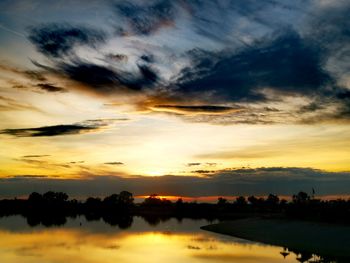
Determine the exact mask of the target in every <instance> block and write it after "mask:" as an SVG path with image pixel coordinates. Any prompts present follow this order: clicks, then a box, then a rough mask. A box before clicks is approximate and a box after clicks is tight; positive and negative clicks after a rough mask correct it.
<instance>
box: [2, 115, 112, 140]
mask: <svg viewBox="0 0 350 263" xmlns="http://www.w3.org/2000/svg"><path fill="white" fill-rule="evenodd" d="M111 121H113V120H112V119H111V120H108V119H101V120H87V121H85V122H81V123H76V124H63V125H53V126H43V127H37V128H22V129H4V130H0V134H7V135H12V136H16V137H44V136H60V135H74V134H84V133H90V132H97V131H100V130H101V129H102V128H103V127H107V126H108V125H109V124H110V122H111Z"/></svg>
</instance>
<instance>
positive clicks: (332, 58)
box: [22, 0, 350, 125]
mask: <svg viewBox="0 0 350 263" xmlns="http://www.w3.org/2000/svg"><path fill="white" fill-rule="evenodd" d="M109 8H110V11H111V12H112V14H113V16H112V17H111V18H110V19H111V20H110V21H109V22H111V23H109V24H108V27H111V28H108V27H107V28H104V29H109V30H105V31H106V32H111V30H112V31H114V33H115V32H116V31H117V33H118V34H117V35H116V34H113V33H112V34H109V35H107V34H105V33H103V32H102V31H99V30H96V29H91V28H89V27H86V26H77V25H70V24H68V23H51V24H50V23H49V24H42V25H39V26H33V27H31V29H30V31H29V40H30V41H31V42H32V43H33V44H34V46H35V47H36V49H37V50H38V51H39V52H41V53H42V54H43V55H45V56H46V57H47V58H48V59H49V62H45V63H43V62H33V63H34V65H36V66H37V67H39V68H40V69H41V71H35V70H27V71H23V72H22V75H23V74H26V75H27V77H28V78H29V79H32V81H37V82H38V81H40V83H35V85H36V87H38V88H40V89H42V90H46V91H48V92H64V91H65V90H68V89H67V88H66V87H60V86H56V85H53V84H51V83H50V82H49V81H48V80H47V77H46V76H45V74H44V73H43V72H49V73H50V74H54V75H57V76H58V77H59V78H68V79H70V80H73V81H75V82H79V84H80V85H79V89H80V90H82V89H81V88H82V87H83V89H84V88H85V90H87V91H92V92H93V93H98V94H99V95H103V96H110V95H114V96H115V97H114V98H113V99H115V100H118V98H119V97H120V98H121V101H123V102H125V100H124V99H125V97H128V101H127V102H126V103H129V104H132V105H133V106H136V108H139V109H141V108H142V109H145V110H149V111H155V112H159V111H163V112H167V113H168V114H174V115H177V116H180V117H182V118H184V119H185V120H187V121H194V122H210V123H214V124H225V125H228V124H236V123H245V124H272V123H304V124H312V123H318V122H325V121H348V119H349V118H348V116H349V114H348V113H349V112H350V109H349V108H350V107H349V105H350V103H349V99H348V98H347V97H346V93H347V92H348V90H349V87H348V78H349V77H348V74H347V72H348V70H347V69H349V68H350V65H349V63H348V61H349V60H348V59H347V58H348V53H349V50H350V47H349V45H348V42H349V41H348V40H349V34H348V32H347V31H346V28H347V23H346V22H343V21H344V18H345V16H346V11H347V10H349V8H350V5H349V4H348V3H346V2H345V1H344V2H339V3H333V4H321V3H316V2H314V1H300V0H296V1H293V3H284V2H282V1H275V0H273V1H270V0H269V1H257V0H245V1H243V0H238V1H209V2H208V1H202V0H196V1H190V2H188V1H182V0H178V1H164V0H153V1H149V2H143V1H137V0H133V1H116V2H113V3H110V6H109ZM271 18H273V19H271ZM290 21H297V23H291V22H290ZM165 27H167V30H162V31H161V32H160V30H159V29H162V28H165ZM156 33H159V34H156ZM174 37H176V38H177V39H178V41H172V40H173V39H174ZM168 38H169V40H170V41H169V40H168ZM181 39H182V40H181ZM116 42H118V45H116V48H113V47H114V46H115V43H116ZM102 43H103V44H104V45H103V46H102V47H100V48H99V49H93V54H92V53H91V54H89V56H84V55H82V54H83V53H82V52H78V48H77V47H80V48H82V47H84V46H85V47H92V48H95V47H97V45H98V44H102ZM53 83H55V82H53ZM74 86H75V85H72V87H73V88H74ZM344 94H345V95H344ZM118 95H120V96H118ZM116 97H117V98H116ZM145 105H146V106H145ZM270 109H273V110H270Z"/></svg>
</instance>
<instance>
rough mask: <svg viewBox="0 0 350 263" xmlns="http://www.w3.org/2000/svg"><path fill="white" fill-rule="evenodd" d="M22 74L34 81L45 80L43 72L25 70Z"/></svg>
mask: <svg viewBox="0 0 350 263" xmlns="http://www.w3.org/2000/svg"><path fill="white" fill-rule="evenodd" d="M23 75H25V76H26V77H28V78H29V79H31V80H34V81H46V80H47V79H46V77H45V75H44V74H43V72H40V71H35V70H26V71H23Z"/></svg>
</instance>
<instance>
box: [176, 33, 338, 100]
mask: <svg viewBox="0 0 350 263" xmlns="http://www.w3.org/2000/svg"><path fill="white" fill-rule="evenodd" d="M194 59H195V60H194V63H195V64H194V67H192V68H188V69H185V70H183V71H182V73H181V75H180V77H179V78H178V86H179V87H180V89H179V92H182V93H184V94H187V95H188V94H199V95H200V94H201V93H204V94H205V93H208V92H210V94H212V96H214V97H217V98H223V99H225V100H227V101H264V100H265V99H266V97H265V96H264V95H263V94H262V93H261V89H263V88H271V89H274V90H278V91H280V92H293V93H297V94H312V93H314V92H317V90H319V89H321V88H323V87H325V86H326V85H329V84H330V83H331V78H330V76H329V75H328V74H327V73H325V71H324V70H323V69H322V67H321V66H322V61H321V56H320V50H318V49H317V48H315V47H313V46H312V45H311V44H309V43H307V42H306V41H304V40H303V39H302V38H301V37H300V36H299V35H298V34H297V33H295V32H289V33H283V34H282V35H280V36H278V37H277V38H275V39H273V40H268V41H264V42H263V43H257V44H255V45H254V46H250V47H247V48H245V49H243V50H241V51H240V52H238V53H235V54H233V55H228V56H223V57H222V58H221V59H220V60H219V61H217V62H216V61H215V60H217V55H216V56H215V54H214V56H213V54H212V53H209V54H207V53H206V52H202V54H201V56H199V54H198V53H197V56H196V57H195V58H194Z"/></svg>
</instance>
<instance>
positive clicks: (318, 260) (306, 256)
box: [280, 248, 349, 263]
mask: <svg viewBox="0 0 350 263" xmlns="http://www.w3.org/2000/svg"><path fill="white" fill-rule="evenodd" d="M292 253H293V254H295V255H296V260H297V261H298V262H301V263H348V262H349V259H348V258H336V257H329V256H324V255H317V254H313V253H310V252H306V251H299V250H295V249H289V248H283V251H281V252H280V254H281V255H282V256H283V258H284V259H286V258H287V257H288V256H289V255H290V254H292Z"/></svg>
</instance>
